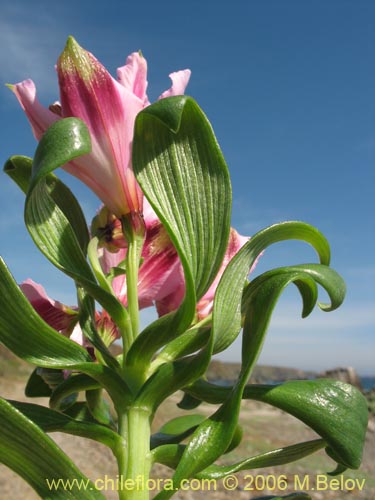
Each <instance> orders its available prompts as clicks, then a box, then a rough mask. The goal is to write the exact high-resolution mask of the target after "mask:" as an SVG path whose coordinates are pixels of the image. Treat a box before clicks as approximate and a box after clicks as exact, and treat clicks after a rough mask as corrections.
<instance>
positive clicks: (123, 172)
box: [57, 38, 143, 217]
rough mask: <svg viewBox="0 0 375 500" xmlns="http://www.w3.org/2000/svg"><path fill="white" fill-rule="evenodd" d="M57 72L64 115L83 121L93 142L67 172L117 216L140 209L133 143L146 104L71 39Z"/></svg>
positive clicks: (70, 165)
mask: <svg viewBox="0 0 375 500" xmlns="http://www.w3.org/2000/svg"><path fill="white" fill-rule="evenodd" d="M57 70H58V76H59V84H60V93H61V106H62V116H63V117H68V116H75V117H78V118H81V119H82V120H83V121H84V122H85V123H86V125H87V126H88V128H89V131H90V134H91V139H92V152H91V154H89V155H85V156H83V157H80V158H78V159H77V160H75V161H74V162H72V163H70V164H69V165H67V166H66V167H65V169H66V170H67V171H68V172H69V173H71V174H72V175H75V176H76V177H78V178H79V179H81V180H82V181H83V182H85V183H86V184H87V185H88V186H89V187H90V188H91V189H92V190H93V191H94V192H95V193H96V194H97V195H98V196H99V198H100V199H101V200H102V201H103V202H104V204H105V205H107V206H108V208H109V209H110V210H111V211H112V212H113V213H114V214H116V215H117V216H118V217H121V216H122V215H125V214H127V213H130V212H132V211H134V212H138V211H141V209H142V199H143V195H142V192H141V190H140V188H139V186H138V184H137V182H136V180H135V177H134V174H133V171H132V165H131V145H132V140H133V128H134V121H135V117H136V115H137V114H138V113H139V111H141V109H142V108H143V102H142V101H141V99H139V98H138V97H137V96H136V95H134V94H133V93H132V92H130V91H129V90H127V89H126V88H125V87H124V86H122V85H121V84H120V83H118V82H117V81H116V80H114V79H113V78H112V77H111V75H110V74H109V73H108V71H107V70H106V69H105V68H104V66H103V65H102V64H100V62H99V61H98V60H97V59H96V58H95V57H94V56H93V55H92V54H91V53H89V52H87V51H85V50H83V49H82V48H81V47H80V46H79V45H78V44H77V43H76V42H75V41H74V40H73V39H72V38H69V39H68V42H67V46H66V48H65V50H64V52H63V53H62V55H61V56H60V58H59V61H58V64H57Z"/></svg>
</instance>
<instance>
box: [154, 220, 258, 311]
mask: <svg viewBox="0 0 375 500" xmlns="http://www.w3.org/2000/svg"><path fill="white" fill-rule="evenodd" d="M249 239H250V238H249V237H247V236H241V235H240V234H239V233H238V232H237V231H236V230H235V229H233V228H231V230H230V235H229V241H228V247H227V250H226V252H225V255H224V259H223V262H222V264H221V267H220V269H219V272H218V273H217V275H216V277H215V279H214V281H213V282H212V284H211V286H210V288H209V289H208V290H207V292H206V293H205V294H204V295H203V297H202V298H201V299H200V300H199V301H198V303H197V317H198V319H200V320H201V319H204V318H205V317H207V316H208V315H209V314H210V313H211V312H212V308H213V303H214V297H215V292H216V288H217V286H218V284H219V281H220V279H221V277H222V275H223V273H224V271H225V269H226V267H227V265H228V264H229V262H230V260H231V259H232V258H233V257H234V256H235V255H236V253H237V252H238V251H239V250H240V248H241V247H242V246H243V245H244V244H245V243H246V242H247V241H249ZM255 265H256V262H255V263H254V265H253V267H252V268H251V269H249V273H250V272H251V271H252V270H253V269H254V267H255ZM170 281H171V282H170V283H168V286H169V288H170V290H171V292H170V293H169V294H168V295H165V296H164V298H163V299H160V300H157V301H156V308H157V311H158V314H159V316H163V315H165V314H167V313H169V312H170V311H173V310H175V309H177V308H178V307H179V306H180V304H181V302H182V300H183V298H184V295H185V279H184V274H183V269H182V265H181V264H180V265H179V268H178V269H177V270H175V272H174V273H173V275H171V280H170Z"/></svg>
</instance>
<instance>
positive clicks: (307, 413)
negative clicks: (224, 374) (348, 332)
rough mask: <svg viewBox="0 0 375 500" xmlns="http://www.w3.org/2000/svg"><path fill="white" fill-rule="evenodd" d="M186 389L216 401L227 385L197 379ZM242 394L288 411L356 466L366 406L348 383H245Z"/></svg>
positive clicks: (220, 399) (223, 396)
mask: <svg viewBox="0 0 375 500" xmlns="http://www.w3.org/2000/svg"><path fill="white" fill-rule="evenodd" d="M188 391H189V394H192V395H193V396H194V397H196V398H199V399H200V400H203V401H207V402H209V403H214V404H218V403H220V402H223V401H225V400H226V399H227V397H228V395H229V393H230V391H231V388H230V387H223V386H216V385H214V384H210V383H209V382H206V381H203V380H200V381H199V382H197V383H195V384H193V385H192V386H191V387H189V389H188ZM243 397H244V398H245V399H255V400H257V401H261V402H263V403H267V404H270V405H272V406H275V407H277V408H280V409H281V410H283V411H285V412H287V413H290V414H291V415H293V416H294V417H296V418H298V419H299V420H301V421H302V422H304V423H305V424H306V425H308V426H309V427H311V428H312V429H313V430H314V431H315V432H316V433H317V434H318V435H320V436H321V437H322V438H323V439H324V440H325V441H326V443H327V445H328V446H329V450H330V451H331V450H332V453H333V451H335V452H336V454H337V456H338V457H340V461H341V463H343V464H344V465H346V466H347V467H349V468H351V469H356V468H358V467H359V466H360V463H361V458H362V453H363V446H364V442H365V437H366V430H367V421H368V410H367V402H366V399H365V398H364V396H363V395H362V394H361V393H360V392H359V391H358V390H357V389H355V387H353V386H352V385H350V384H344V383H342V382H339V381H336V380H327V379H317V380H297V381H290V382H285V383H283V384H280V385H248V386H246V388H245V390H244V395H243ZM336 459H337V457H336V458H335V460H336Z"/></svg>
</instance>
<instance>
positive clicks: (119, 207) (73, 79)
mask: <svg viewBox="0 0 375 500" xmlns="http://www.w3.org/2000/svg"><path fill="white" fill-rule="evenodd" d="M57 73H58V77H59V86H60V98H61V104H59V103H55V104H53V105H52V106H50V108H49V109H47V108H44V107H43V106H42V105H41V104H40V102H39V101H38V99H37V97H36V88H35V85H34V83H33V82H32V81H31V80H25V81H23V82H20V83H17V84H15V85H12V86H11V89H12V90H13V92H14V93H15V95H16V97H17V99H18V100H19V102H20V104H21V106H22V108H23V109H24V111H25V113H26V116H27V117H28V119H29V121H30V124H31V127H32V130H33V132H34V135H35V137H36V139H37V140H39V139H40V138H41V136H42V135H43V133H44V132H45V131H46V129H47V128H48V127H49V126H50V125H51V124H52V123H54V122H55V121H56V120H59V119H61V118H65V117H70V116H74V117H78V118H81V119H82V120H83V121H84V122H85V123H86V125H87V127H88V129H89V131H90V135H91V141H92V151H91V153H90V154H88V155H84V156H82V157H80V158H77V159H76V160H74V161H72V162H70V163H69V164H67V165H65V166H64V167H63V168H64V169H65V170H66V171H68V172H69V173H71V174H72V175H74V176H76V177H78V178H79V179H80V180H81V181H83V182H84V183H85V184H87V186H89V187H90V188H91V189H92V190H93V191H94V192H95V193H96V194H97V196H98V197H99V198H100V199H101V200H102V201H103V203H104V204H105V205H106V206H107V207H108V208H109V209H110V210H111V212H113V213H114V214H115V215H116V216H117V217H121V216H123V215H126V214H128V213H132V212H142V202H143V194H142V192H141V190H140V188H139V186H138V184H137V182H136V180H135V177H134V173H133V169H132V164H131V150H132V140H133V128H134V122H135V118H136V116H137V114H138V113H139V112H140V111H141V110H142V109H143V108H144V107H145V106H147V105H148V104H149V101H148V98H147V95H146V89H147V62H146V59H145V58H144V57H143V56H142V55H141V54H140V53H133V54H131V55H130V56H129V57H128V58H127V61H126V64H125V66H123V67H121V68H119V69H118V70H117V78H118V79H117V80H115V79H114V78H112V76H111V75H110V74H109V73H108V71H107V70H106V69H105V68H104V66H103V65H102V64H101V63H100V62H99V61H98V60H97V59H96V58H95V57H94V56H93V55H92V54H91V53H90V52H87V51H86V50H84V49H83V48H82V47H80V46H79V45H78V43H77V42H76V41H75V40H74V38H73V37H69V38H68V41H67V44H66V47H65V50H64V51H63V53H62V54H61V56H60V58H59V60H58V63H57ZM169 76H170V78H171V80H172V87H171V88H170V89H169V90H167V91H166V92H164V93H163V94H162V95H161V96H160V98H164V97H169V96H172V95H179V94H183V93H184V91H185V88H186V86H187V84H188V81H189V78H190V70H183V71H178V72H176V73H172V74H171V75H169Z"/></svg>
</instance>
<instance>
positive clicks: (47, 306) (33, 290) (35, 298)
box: [20, 279, 119, 354]
mask: <svg viewBox="0 0 375 500" xmlns="http://www.w3.org/2000/svg"><path fill="white" fill-rule="evenodd" d="M20 288H21V290H22V291H23V293H24V294H25V296H26V298H27V299H28V301H29V302H30V304H31V305H32V306H33V308H34V309H35V311H36V312H37V313H38V314H39V316H40V317H41V318H42V319H43V320H44V321H45V322H46V323H47V324H48V325H49V326H51V327H52V328H54V329H55V330H57V331H58V332H59V333H61V334H63V335H64V336H66V337H69V338H70V339H71V340H73V341H74V342H76V343H77V344H80V345H82V346H84V347H86V348H88V350H89V352H91V351H92V349H91V348H90V344H89V342H88V341H87V340H86V339H85V337H84V336H83V333H82V330H81V327H80V325H79V323H78V308H77V307H69V306H66V305H64V304H61V302H58V301H57V300H53V299H50V298H49V297H48V296H47V294H46V291H45V290H44V288H43V287H42V285H38V284H37V283H35V282H34V281H33V280H31V279H27V280H26V281H24V282H23V283H22V284H21V285H20ZM95 319H96V326H97V328H98V331H99V333H100V335H101V337H102V339H103V340H104V341H105V342H106V345H109V344H111V343H112V342H113V341H114V340H116V339H117V338H119V334H118V331H117V328H116V326H115V324H114V323H113V321H112V320H111V318H109V316H108V314H107V312H106V311H103V312H101V313H96V318H95ZM91 354H93V353H91Z"/></svg>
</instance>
